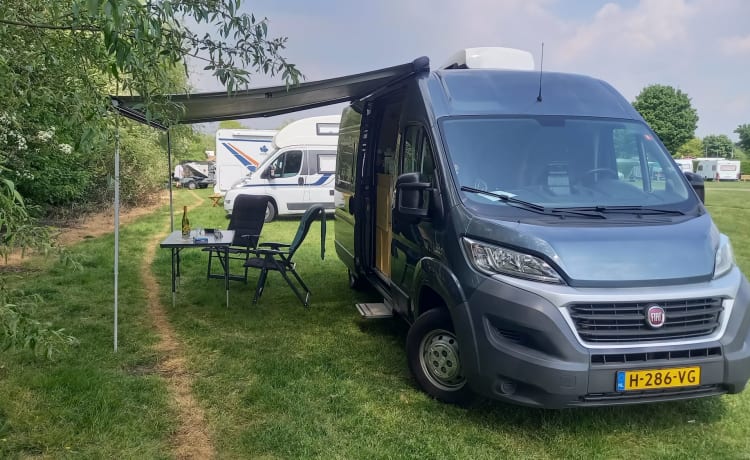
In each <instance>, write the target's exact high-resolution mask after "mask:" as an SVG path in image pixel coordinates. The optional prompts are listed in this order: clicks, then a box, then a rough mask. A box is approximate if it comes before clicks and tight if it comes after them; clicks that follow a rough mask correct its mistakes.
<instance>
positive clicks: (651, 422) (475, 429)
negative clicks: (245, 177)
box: [0, 183, 750, 459]
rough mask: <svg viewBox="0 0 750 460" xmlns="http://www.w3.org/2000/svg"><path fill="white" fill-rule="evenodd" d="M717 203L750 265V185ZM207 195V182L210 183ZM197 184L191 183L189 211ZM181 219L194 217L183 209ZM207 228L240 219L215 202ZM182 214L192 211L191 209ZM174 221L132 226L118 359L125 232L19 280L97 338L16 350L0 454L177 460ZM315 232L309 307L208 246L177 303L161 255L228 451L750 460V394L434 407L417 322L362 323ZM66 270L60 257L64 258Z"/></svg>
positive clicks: (721, 190)
mask: <svg viewBox="0 0 750 460" xmlns="http://www.w3.org/2000/svg"><path fill="white" fill-rule="evenodd" d="M706 188H707V193H706V195H707V202H708V208H709V210H710V212H711V214H712V215H713V217H714V219H715V221H716V223H717V225H718V226H719V228H720V229H721V230H722V231H723V232H725V233H727V234H728V235H730V237H731V239H732V243H733V246H734V248H735V253H736V257H737V261H738V263H739V264H740V266H741V267H742V268H743V270H744V271H745V272H746V273H748V272H750V236H749V235H748V233H747V231H746V228H747V222H748V217H750V200H748V198H750V192H748V191H744V190H745V189H750V186H742V184H729V183H719V184H710V183H709V184H707V186H706ZM197 193H198V195H200V196H201V197H204V198H205V197H206V196H207V195H208V194H209V192H208V191H199V192H197ZM193 196H194V195H193V194H192V192H187V191H177V192H176V193H175V205H176V206H177V208H176V209H181V206H182V205H183V204H188V205H191V204H192V202H193ZM178 217H179V213H178ZM190 219H191V223H192V225H193V226H194V227H197V226H202V227H224V226H225V225H226V223H227V221H226V219H225V217H224V211H223V209H222V208H212V207H210V203H209V201H208V200H207V199H206V201H205V202H204V204H203V205H202V206H201V207H200V208H199V209H191V210H190ZM178 220H179V219H178ZM296 227H297V221H296V220H287V219H282V220H279V221H277V222H273V223H271V224H267V225H266V226H265V227H264V230H263V238H262V239H263V240H266V241H269V240H271V241H290V240H291V238H292V236H293V234H294V232H295V230H296ZM167 229H168V213H167V212H166V211H165V210H161V211H160V212H158V213H156V214H154V215H152V216H148V217H146V218H143V219H141V220H139V221H138V222H136V223H134V224H131V225H129V226H128V227H126V228H124V229H123V231H122V243H121V244H122V252H121V253H122V256H121V274H120V283H121V289H120V321H121V324H120V326H121V327H120V351H119V352H118V353H117V354H114V353H113V352H112V255H111V252H112V237H111V236H107V237H102V238H98V239H93V240H88V241H85V242H83V243H81V244H80V245H78V246H77V247H75V248H74V250H75V252H76V253H77V254H79V257H81V258H82V259H83V262H84V265H85V268H86V270H85V271H84V272H82V273H70V272H69V271H68V270H66V269H64V268H62V267H58V266H56V265H54V264H52V263H51V262H47V263H39V265H38V266H37V268H39V269H40V271H38V272H32V273H29V274H27V275H26V276H25V279H16V280H13V283H14V284H18V285H24V286H25V287H26V289H27V290H30V291H34V292H39V293H41V294H42V295H43V296H44V297H45V299H46V300H47V302H46V303H45V305H44V306H43V307H42V309H41V311H42V312H43V314H44V315H45V317H46V318H47V319H48V320H50V321H52V322H53V324H54V325H56V326H57V327H65V328H66V329H68V331H69V332H70V333H72V334H73V335H75V336H77V337H78V338H79V339H80V340H81V344H80V345H79V346H78V347H77V348H76V349H74V350H72V351H71V352H70V353H67V354H65V355H63V356H62V357H61V358H60V359H59V360H58V361H56V362H51V363H50V362H44V361H38V360H35V359H33V358H31V357H30V356H29V355H28V354H26V353H5V354H0V366H1V367H0V395H3V397H0V458H26V457H34V456H42V457H48V458H66V457H69V458H77V457H83V458H112V457H117V458H168V457H169V456H170V450H169V444H168V443H169V437H170V434H171V432H172V431H173V430H174V429H175V426H176V425H175V423H176V422H175V420H174V416H175V415H174V413H173V412H172V410H171V409H170V405H169V400H168V394H167V392H166V391H167V390H166V386H165V384H164V383H163V381H161V380H160V379H159V378H158V377H157V376H155V375H153V374H152V373H150V372H149V370H150V369H151V367H152V366H153V363H154V361H155V359H156V358H157V357H156V356H155V355H154V353H153V351H152V350H151V346H152V345H153V344H154V343H155V341H156V339H157V338H156V337H155V335H154V331H153V329H152V327H151V324H150V320H149V316H148V313H147V312H146V311H145V305H144V302H145V295H144V292H143V287H142V284H141V283H140V278H139V270H140V260H141V257H142V254H143V251H144V239H147V238H149V237H150V236H151V235H153V234H154V233H165V232H166V231H167ZM318 231H319V227H318V224H315V225H314V226H313V228H312V230H311V233H310V235H309V236H308V240H307V241H306V242H305V244H304V245H303V246H302V249H301V250H300V253H299V254H298V256H297V257H298V263H299V271H300V273H301V274H302V276H303V278H304V279H305V280H306V281H307V282H308V284H309V285H310V287H311V289H312V291H313V295H312V300H311V307H310V308H309V309H304V308H303V307H302V305H301V304H300V303H299V301H298V300H297V299H296V297H295V296H294V295H293V293H292V292H291V290H289V289H288V288H287V286H286V284H285V283H284V281H283V280H282V279H281V277H280V276H279V275H278V274H276V273H272V274H271V275H270V277H269V283H268V285H267V288H266V291H265V292H264V294H263V297H262V298H261V300H260V302H259V303H258V304H257V305H253V304H252V293H253V290H254V281H255V280H256V277H257V274H256V273H252V272H251V274H250V281H249V283H248V284H247V285H244V284H242V283H238V282H233V283H232V285H231V292H230V301H231V305H230V307H229V308H227V307H226V305H225V295H224V286H223V281H221V280H210V281H207V280H206V279H205V267H206V254H205V253H204V252H202V251H192V250H186V251H183V264H182V269H183V273H182V274H183V276H182V279H181V285H180V288H179V291H178V293H177V296H176V302H175V305H174V306H172V296H171V292H170V287H169V276H170V275H169V270H170V268H169V267H170V262H169V251H166V250H157V252H156V259H155V261H154V264H153V267H152V268H153V271H154V273H155V275H156V277H157V279H158V280H159V282H160V283H161V288H160V298H161V301H162V303H163V305H165V306H166V309H167V311H168V314H169V319H170V321H171V323H172V324H173V325H174V328H175V330H176V332H177V334H178V336H179V338H180V340H181V342H182V344H183V346H184V350H183V351H184V353H185V355H186V356H187V358H188V367H189V369H190V371H191V373H192V375H193V378H194V382H195V385H194V393H195V395H196V398H197V400H198V401H199V403H200V404H201V406H202V407H203V408H204V409H205V411H206V420H207V423H208V424H209V427H210V430H211V433H212V437H213V440H214V443H215V445H216V451H217V454H218V457H219V458H232V459H234V458H258V457H261V458H325V459H329V458H342V459H350V458H420V459H421V458H457V459H459V458H460V459H463V458H477V459H481V458H492V459H496V458H535V459H536V458H541V459H547V458H548V459H553V458H627V459H634V458H635V459H638V458H649V459H651V458H748V457H750V391H748V392H745V393H742V394H740V395H733V396H723V397H720V398H710V399H705V400H696V401H687V402H678V403H663V404H655V405H645V406H632V407H619V408H604V409H576V410H563V411H545V410H536V409H528V408H523V407H516V406H510V405H506V404H502V403H498V402H492V401H479V402H477V403H475V404H474V405H473V406H471V407H468V408H460V407H454V406H449V405H446V404H442V403H439V402H436V401H434V400H432V399H430V398H428V397H427V396H426V395H424V394H423V393H422V392H421V391H419V390H418V389H417V388H416V385H415V383H414V382H413V380H412V379H411V377H410V376H409V373H408V370H407V365H406V360H405V356H404V342H405V335H406V326H405V325H403V324H402V323H401V322H399V321H395V320H394V321H380V322H367V321H364V320H361V319H359V316H358V314H357V313H356V310H355V309H354V307H353V304H354V302H356V301H362V300H375V297H374V295H373V294H372V293H356V292H353V291H350V290H349V289H348V287H347V278H346V270H345V268H344V266H343V265H342V264H341V262H340V261H339V260H338V259H337V257H336V255H335V251H334V246H333V223H332V222H331V221H329V227H328V238H327V253H326V258H325V260H323V261H321V260H320V246H319V244H318V241H319V240H317V237H318V235H319V233H318ZM50 266H51V267H50Z"/></svg>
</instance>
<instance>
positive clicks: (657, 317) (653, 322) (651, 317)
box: [646, 305, 667, 329]
mask: <svg viewBox="0 0 750 460" xmlns="http://www.w3.org/2000/svg"><path fill="white" fill-rule="evenodd" d="M666 319H667V314H666V313H665V312H664V309H663V308H662V307H660V306H658V305H649V306H648V307H647V308H646V324H647V325H648V326H649V327H651V328H653V329H658V328H660V327H662V326H664V322H665V321H666Z"/></svg>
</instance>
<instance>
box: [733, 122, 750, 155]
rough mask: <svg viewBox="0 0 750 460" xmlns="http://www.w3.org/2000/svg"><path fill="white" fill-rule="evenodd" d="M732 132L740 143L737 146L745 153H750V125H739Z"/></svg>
mask: <svg viewBox="0 0 750 460" xmlns="http://www.w3.org/2000/svg"><path fill="white" fill-rule="evenodd" d="M734 132H735V133H736V134H737V135H738V136H740V141H739V142H738V143H737V145H739V146H740V147H741V148H742V150H744V151H745V152H750V124H747V123H745V124H744V125H739V126H737V128H736V129H735V130H734Z"/></svg>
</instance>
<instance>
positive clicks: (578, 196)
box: [441, 116, 695, 207]
mask: <svg viewBox="0 0 750 460" xmlns="http://www.w3.org/2000/svg"><path fill="white" fill-rule="evenodd" d="M441 130H442V131H443V135H444V139H445V142H446V147H447V150H448V154H449V155H448V156H449V160H450V164H451V166H452V172H451V173H452V175H453V177H454V180H455V182H456V184H457V185H458V186H466V187H472V188H475V189H480V190H486V191H489V192H495V193H499V194H502V195H506V196H512V197H517V198H519V199H521V200H524V201H528V202H532V203H535V204H539V205H542V206H545V207H577V206H664V205H667V206H668V205H679V204H681V203H682V204H685V205H689V204H690V205H691V204H695V200H694V197H693V195H692V194H691V193H689V189H688V185H687V183H686V181H685V179H684V177H683V176H682V172H681V171H680V170H679V169H678V168H677V167H676V166H675V165H674V164H673V162H672V161H671V159H670V157H669V153H668V152H666V150H664V148H663V147H662V146H661V144H660V143H659V142H658V141H657V140H656V139H655V137H654V135H653V133H652V132H651V131H650V130H649V129H648V127H647V126H646V125H645V124H643V123H640V122H636V121H620V120H610V119H591V118H572V117H570V118H569V117H553V116H545V117H528V118H489V117H461V118H452V119H446V120H443V121H442V122H441ZM464 199H466V200H469V201H471V202H475V203H479V204H492V205H493V206H496V207H507V206H508V205H507V203H505V202H503V201H501V200H499V199H497V198H494V197H491V196H488V195H486V194H485V195H483V194H477V193H471V192H467V193H464Z"/></svg>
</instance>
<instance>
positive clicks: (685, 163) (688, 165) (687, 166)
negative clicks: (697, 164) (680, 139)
mask: <svg viewBox="0 0 750 460" xmlns="http://www.w3.org/2000/svg"><path fill="white" fill-rule="evenodd" d="M674 162H675V163H677V166H679V167H680V169H681V170H682V171H683V172H693V160H692V159H690V158H675V160H674Z"/></svg>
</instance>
